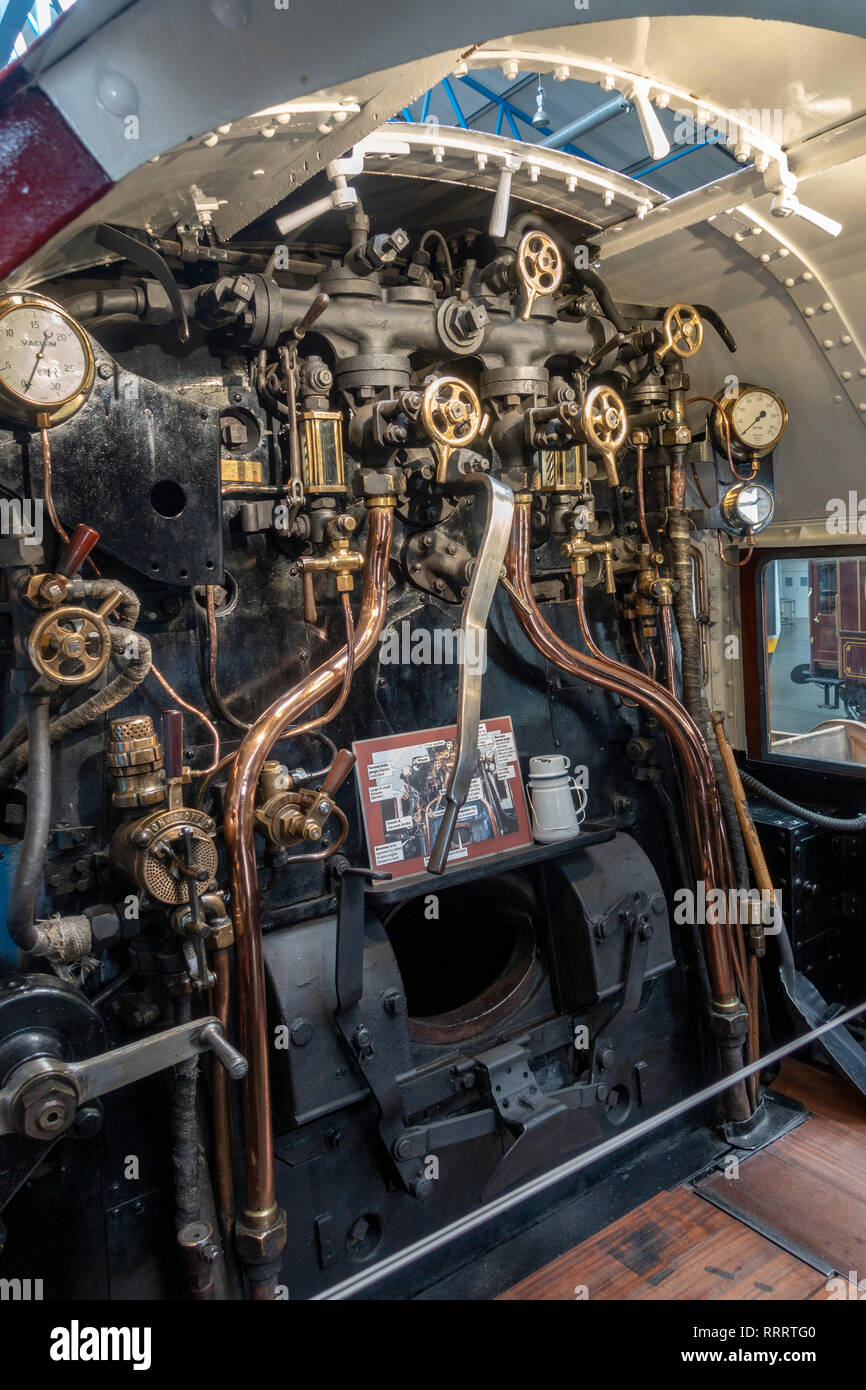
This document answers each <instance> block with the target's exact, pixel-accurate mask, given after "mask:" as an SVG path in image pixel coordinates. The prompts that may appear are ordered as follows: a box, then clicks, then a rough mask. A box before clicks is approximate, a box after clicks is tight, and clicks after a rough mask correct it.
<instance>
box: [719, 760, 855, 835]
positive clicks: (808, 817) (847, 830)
mask: <svg viewBox="0 0 866 1390" xmlns="http://www.w3.org/2000/svg"><path fill="white" fill-rule="evenodd" d="M740 778H741V780H742V783H743V786H744V787H748V789H749V791H750V792H754V793H755V795H756V796H762V797H763V798H764V800H765V801H769V802H770V803H771V805H773V806H777V807H778V808H779V810H780V811H787V812H788V813H789V815H792V816H799V817H800V819H801V820H805V821H808V822H809V824H810V825H815V826H817V827H818V829H819V830H837V831H839V832H840V833H841V834H843V835H857V834H859V833H860V832H861V831H863V830H866V813H864V814H863V815H861V816H854V817H852V818H848V819H846V818H845V817H839V816H825V815H824V814H823V812H821V811H810V810H809V808H808V807H807V806H800V805H798V803H797V802H796V801H789V800H788V798H787V797H786V796H780V795H779V793H778V792H774V791H773V790H772V788H771V787H765V786H764V784H763V782H759V781H758V779H757V777H753V776H752V775H751V773H749V772H742V771H741V772H740Z"/></svg>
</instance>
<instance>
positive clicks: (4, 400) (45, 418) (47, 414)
mask: <svg viewBox="0 0 866 1390" xmlns="http://www.w3.org/2000/svg"><path fill="white" fill-rule="evenodd" d="M29 308H32V309H38V310H41V311H43V312H45V311H48V312H50V313H52V314H57V315H58V317H59V318H61V319H62V320H63V322H64V323H65V324H66V325H67V327H68V328H69V329H70V330H71V332H72V333H74V334H75V337H76V338H77V339H78V342H79V343H80V345H81V347H82V349H83V351H84V362H85V367H84V376H83V377H82V378H81V379H80V380H79V382H78V384H77V386H76V388H75V390H74V391H72V392H70V394H69V395H68V396H64V397H63V399H62V400H57V401H39V402H36V401H31V400H28V398H27V397H26V396H24V395H22V394H21V392H20V391H16V390H15V389H14V387H12V386H10V385H9V383H8V382H7V381H6V379H5V377H4V376H3V375H2V373H0V415H3V416H5V417H6V418H7V419H9V420H13V421H16V422H19V423H23V424H25V425H30V426H32V427H33V428H34V429H41V428H42V427H43V426H46V425H47V426H52V425H59V424H62V423H63V421H64V420H69V419H70V418H71V417H72V416H73V415H74V414H75V413H76V411H78V410H80V409H81V407H82V406H83V405H84V402H85V401H86V400H87V397H88V396H89V395H90V391H91V389H92V387H93V378H94V374H95V364H94V360H93V348H92V347H91V346H90V339H89V338H88V336H87V334H86V333H85V331H84V329H83V328H82V327H81V325H80V324H79V323H76V321H75V319H74V318H73V317H72V315H71V314H68V313H67V312H66V310H65V309H64V308H63V305H62V304H57V303H56V302H55V300H53V299H49V298H48V297H47V296H46V295H42V294H30V293H20V294H4V295H0V332H2V324H3V320H4V319H5V317H6V315H7V314H9V313H11V312H13V310H19V309H29Z"/></svg>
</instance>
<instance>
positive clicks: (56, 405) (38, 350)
mask: <svg viewBox="0 0 866 1390" xmlns="http://www.w3.org/2000/svg"><path fill="white" fill-rule="evenodd" d="M92 385H93V352H92V350H91V347H90V342H89V340H88V337H87V334H86V333H85V332H84V329H83V328H80V327H79V325H78V324H77V323H76V322H75V320H74V319H73V318H71V317H70V315H69V314H67V313H66V310H65V309H62V308H61V307H60V305H59V304H55V303H54V301H53V300H52V299H46V298H45V297H44V296H43V295H37V294H11V295H8V296H4V297H2V298H0V415H5V416H6V417H7V418H9V419H11V420H21V421H23V422H24V423H25V424H28V425H33V426H35V427H38V428H42V427H45V426H47V425H58V424H60V422H61V421H62V420H68V419H69V417H70V416H71V415H74V414H75V412H76V410H79V409H80V407H81V406H82V405H83V404H84V402H85V401H86V400H87V396H88V393H89V391H90V388H91V386H92Z"/></svg>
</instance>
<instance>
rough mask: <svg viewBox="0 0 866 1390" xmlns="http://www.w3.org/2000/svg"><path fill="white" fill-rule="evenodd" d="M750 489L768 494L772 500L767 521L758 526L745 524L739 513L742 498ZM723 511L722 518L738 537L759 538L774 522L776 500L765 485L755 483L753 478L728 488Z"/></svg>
mask: <svg viewBox="0 0 866 1390" xmlns="http://www.w3.org/2000/svg"><path fill="white" fill-rule="evenodd" d="M748 488H752V489H754V490H755V491H756V492H763V493H766V495H767V497H768V498H769V499H770V512H769V515H768V517H767V518H766V520H765V521H762V522H761V523H760V525H758V526H750V525H749V524H748V522H744V521H743V518H742V516H741V515H740V514H739V511H738V505H739V501H740V497H741V496H742V494H743V493H744V492H745V491H746V489H748ZM721 510H722V516H723V517H724V518H725V521H726V522H727V523H728V526H729V527H730V528H731V530H732V531H734V532H735V533H736V534H737V535H738V536H757V535H759V534H760V533H761V531H766V529H767V527H768V526H769V524H770V522H771V521H772V520H773V517H774V516H775V514H776V499H775V497H774V496H773V494H772V492H771V491H770V489H769V488H768V487H767V486H766V484H765V483H758V482H755V480H754V479H753V478H750V479H748V480H744V481H743V482H741V483H735V484H734V486H733V487H730V488H728V490H727V492H726V493H725V495H724V497H723V498H722V501H721Z"/></svg>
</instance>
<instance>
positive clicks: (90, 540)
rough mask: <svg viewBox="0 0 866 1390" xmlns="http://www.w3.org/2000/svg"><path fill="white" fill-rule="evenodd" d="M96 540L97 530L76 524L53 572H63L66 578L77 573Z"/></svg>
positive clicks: (97, 537) (97, 536) (97, 538)
mask: <svg viewBox="0 0 866 1390" xmlns="http://www.w3.org/2000/svg"><path fill="white" fill-rule="evenodd" d="M98 540H99V532H98V531H94V529H93V527H92V526H76V528H75V530H74V531H73V533H72V535H71V536H70V537H69V540H68V541H67V542H66V545H65V547H64V550H63V553H62V555H61V556H60V559H59V561H58V563H57V569H56V570H55V573H56V574H63V575H65V576H66V578H67V579H71V578H72V576H73V574H77V572H78V570H80V569H81V566H82V565H83V564H84V561H85V560H86V559H87V557H88V555H89V554H90V552H91V550H92V549H93V547H94V546H95V545H96V542H97V541H98Z"/></svg>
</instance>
